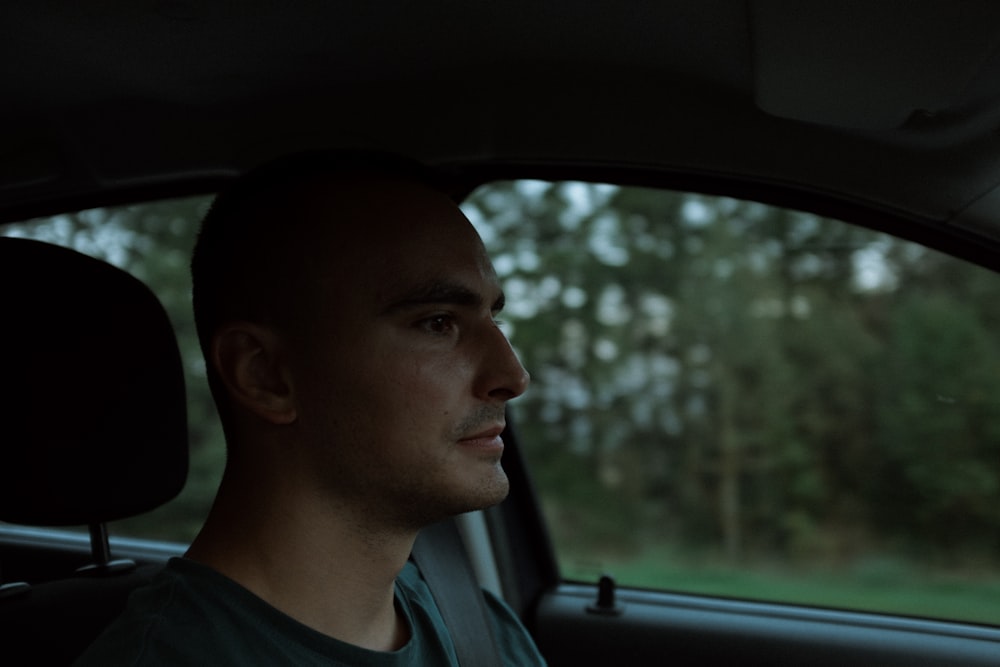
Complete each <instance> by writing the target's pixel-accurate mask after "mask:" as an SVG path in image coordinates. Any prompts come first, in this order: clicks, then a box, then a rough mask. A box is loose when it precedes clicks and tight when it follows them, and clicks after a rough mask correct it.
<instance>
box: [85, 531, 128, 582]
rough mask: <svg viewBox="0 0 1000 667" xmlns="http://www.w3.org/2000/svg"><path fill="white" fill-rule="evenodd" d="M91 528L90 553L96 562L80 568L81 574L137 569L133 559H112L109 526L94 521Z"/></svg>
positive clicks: (102, 574) (100, 574) (97, 574)
mask: <svg viewBox="0 0 1000 667" xmlns="http://www.w3.org/2000/svg"><path fill="white" fill-rule="evenodd" d="M89 528H90V553H91V556H92V557H93V559H94V562H93V563H91V564H90V565H84V566H83V567H81V568H79V569H78V570H77V572H78V573H79V574H89V575H95V576H104V575H108V574H117V573H119V572H128V571H130V570H134V569H135V562H134V561H131V560H124V559H123V560H111V540H110V539H109V538H108V527H107V525H106V524H103V523H92V524H90V526H89Z"/></svg>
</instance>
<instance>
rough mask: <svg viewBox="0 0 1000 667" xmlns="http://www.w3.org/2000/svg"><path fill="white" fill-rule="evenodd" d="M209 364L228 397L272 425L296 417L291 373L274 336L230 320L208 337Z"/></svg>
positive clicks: (257, 326)
mask: <svg viewBox="0 0 1000 667" xmlns="http://www.w3.org/2000/svg"><path fill="white" fill-rule="evenodd" d="M211 352H212V360H211V361H212V363H213V364H214V365H215V370H216V372H217V373H218V374H219V377H220V378H221V379H222V382H223V383H224V384H225V385H226V387H227V388H228V389H229V395H230V396H231V397H232V400H233V401H234V402H235V403H237V404H239V405H242V406H243V407H244V408H245V409H247V410H249V411H250V412H252V413H254V414H255V415H257V416H258V417H260V418H261V419H264V420H266V421H269V422H271V423H272V424H290V423H292V422H294V421H295V420H296V418H297V417H298V412H297V409H296V405H295V392H294V391H293V389H292V379H291V373H290V372H289V369H288V367H287V366H286V365H285V363H284V359H283V357H282V354H281V346H280V341H279V339H278V336H277V335H276V334H275V333H274V332H273V331H271V330H270V329H268V328H266V327H262V326H260V325H257V324H253V323H250V322H233V323H230V324H227V325H225V326H223V327H222V328H220V329H219V330H218V331H216V333H215V336H214V337H213V338H212V350H211Z"/></svg>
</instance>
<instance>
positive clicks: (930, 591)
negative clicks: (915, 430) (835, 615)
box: [560, 549, 1000, 626]
mask: <svg viewBox="0 0 1000 667" xmlns="http://www.w3.org/2000/svg"><path fill="white" fill-rule="evenodd" d="M561 560H562V562H561V563H560V564H561V566H562V569H563V576H564V578H566V579H570V580H583V581H594V580H595V579H596V577H597V576H598V575H600V574H605V573H607V574H611V575H612V576H614V577H615V579H616V580H617V581H618V583H619V584H621V585H623V586H631V587H637V588H649V589H657V590H667V591H672V592H680V593H697V594H703V595H713V596H720V597H727V598H736V599H745V600H759V601H772V602H787V603H795V604H804V605H809V606H816V607H827V608H837V609H850V610H856V611H872V612H884V613H890V614H899V615H905V616H915V617H923V618H932V619H940V620H954V621H964V622H970V623H981V624H986V625H995V626H1000V572H997V571H996V570H993V571H986V570H978V571H958V572H954V571H952V572H944V571H933V570H929V569H927V568H925V567H917V566H915V565H912V564H909V563H907V562H905V561H902V560H899V559H895V558H890V557H870V558H866V559H861V560H858V561H855V562H854V563H852V564H851V565H849V566H845V567H840V568H826V567H812V568H806V567H783V566H781V565H780V564H777V563H768V562H759V563H753V564H751V565H748V566H746V567H742V568H736V567H731V566H726V565H724V564H719V563H713V562H712V561H711V560H710V559H702V560H698V559H695V558H692V557H678V556H677V555H676V554H672V553H671V552H669V551H667V550H664V549H653V550H646V551H644V552H643V553H642V554H640V555H638V556H632V557H625V556H617V557H614V556H612V557H606V558H602V559H601V560H600V562H597V561H595V560H593V558H592V557H591V559H590V560H589V561H588V560H587V559H586V558H585V557H584V558H575V557H573V556H567V557H565V558H563V559H561Z"/></svg>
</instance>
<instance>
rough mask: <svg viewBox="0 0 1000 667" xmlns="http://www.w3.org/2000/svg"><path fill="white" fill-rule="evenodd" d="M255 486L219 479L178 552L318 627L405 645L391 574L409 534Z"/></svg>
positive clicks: (388, 645)
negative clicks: (233, 488)
mask: <svg viewBox="0 0 1000 667" xmlns="http://www.w3.org/2000/svg"><path fill="white" fill-rule="evenodd" d="M259 491H260V490H259V489H258V493H257V494H256V495H252V494H246V493H229V491H228V490H227V488H226V482H224V483H223V487H222V489H220V493H219V496H218V498H217V500H216V503H215V505H214V506H213V508H212V511H211V513H210V515H209V518H208V520H207V521H206V523H205V527H204V528H203V529H202V531H201V533H200V534H199V535H198V537H197V538H196V539H195V541H194V543H193V544H192V545H191V548H190V549H189V550H188V553H187V554H186V556H187V557H188V558H190V559H192V560H195V561H198V562H200V563H203V564H205V565H207V566H209V567H211V568H213V569H215V570H217V571H218V572H220V573H221V574H223V575H225V576H227V577H229V578H230V579H232V580H234V581H236V582H237V583H239V584H241V585H242V586H243V587H245V588H247V589H248V590H249V591H251V592H252V593H254V594H255V595H257V596H258V597H260V598H261V599H263V600H264V601H265V602H267V603H269V604H270V605H272V606H273V607H275V608H276V609H278V610H280V611H282V612H284V613H285V614H287V615H288V616H290V617H292V618H294V619H295V620H297V621H299V622H301V623H302V624H304V625H306V626H308V627H310V628H312V629H314V630H316V631H318V632H321V633H323V634H326V635H328V636H331V637H335V638H337V639H339V640H342V641H345V642H348V643H351V644H355V645H357V646H361V647H364V648H369V649H373V650H381V651H388V650H394V649H398V648H400V647H401V646H402V645H403V644H405V643H406V641H407V640H408V638H409V628H408V627H407V626H406V623H405V621H403V619H402V617H401V615H400V612H399V611H398V610H397V608H396V605H395V579H396V576H397V575H398V574H399V572H400V570H402V568H403V566H404V565H405V564H406V560H407V558H408V557H409V554H410V550H411V549H412V546H413V540H414V538H415V533H413V532H408V531H389V530H381V531H379V530H376V528H375V527H373V526H371V525H366V524H365V523H364V519H363V517H354V516H353V514H354V513H352V512H350V511H349V510H348V509H347V508H341V509H340V510H339V511H330V510H329V509H328V508H326V509H324V508H318V507H317V505H316V503H315V502H311V503H310V502H296V501H295V498H294V497H288V496H287V495H285V496H279V497H275V496H274V495H273V494H267V493H260V492H259ZM235 498H238V499H239V500H240V502H239V504H237V503H235V502H232V501H231V499H235ZM247 498H254V499H255V500H254V501H252V502H251V506H247V503H246V499H247Z"/></svg>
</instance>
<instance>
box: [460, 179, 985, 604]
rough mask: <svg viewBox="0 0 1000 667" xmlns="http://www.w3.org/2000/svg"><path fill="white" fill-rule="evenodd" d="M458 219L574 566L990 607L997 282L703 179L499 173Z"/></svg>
mask: <svg viewBox="0 0 1000 667" xmlns="http://www.w3.org/2000/svg"><path fill="white" fill-rule="evenodd" d="M464 209H465V211H466V213H467V214H468V215H469V217H470V218H471V219H472V220H473V221H474V223H475V224H476V226H477V227H478V229H479V230H480V233H481V235H482V236H483V238H484V240H485V242H486V245H487V247H488V250H489V251H490V254H491V255H492V257H493V258H494V262H495V265H496V269H497V272H498V274H499V276H500V277H501V279H502V281H503V285H504V289H505V291H506V295H507V307H506V309H505V312H504V313H503V314H502V319H503V320H504V322H505V326H506V330H507V333H508V334H509V336H510V337H511V339H512V342H513V344H514V346H515V348H516V349H517V350H518V352H519V354H520V355H521V356H522V361H523V363H524V364H525V366H526V367H527V369H528V370H529V372H530V373H531V375H532V385H531V387H530V388H529V390H528V392H527V393H526V394H525V395H524V396H522V397H521V398H519V399H517V400H516V401H515V402H514V403H513V404H512V406H511V411H512V417H513V419H514V424H515V426H516V428H517V430H518V435H519V442H521V443H522V446H523V448H524V455H525V457H526V459H527V462H528V465H529V469H530V471H531V473H532V475H533V478H534V480H535V484H536V485H537V488H538V491H539V494H540V498H541V503H542V508H543V511H544V513H545V516H546V519H547V523H548V526H549V529H550V531H551V535H552V538H553V541H554V544H555V547H556V550H557V558H558V562H559V565H560V568H561V570H562V573H563V576H564V577H565V578H566V579H570V580H585V581H594V580H596V578H597V577H598V576H599V575H600V574H603V573H610V574H612V575H613V576H615V577H616V579H617V580H618V581H619V583H621V584H625V585H631V586H636V587H644V588H654V589H663V590H672V591H682V592H696V593H705V594H711V595H722V596H730V597H736V598H748V599H759V600H777V601H785V602H795V603H805V604H810V605H822V606H827V607H839V608H850V609H858V610H875V611H887V612H895V613H901V614H909V615H917V616H928V617H938V618H951V619H963V620H969V621H976V622H984V623H998V622H1000V558H998V554H1000V549H998V547H1000V336H997V335H996V332H997V331H1000V309H998V308H997V294H998V293H1000V289H998V287H1000V283H998V276H997V275H995V274H994V273H992V272H989V271H986V270H984V269H982V268H979V267H976V266H973V265H971V264H968V263H966V262H963V261H959V260H956V259H953V258H949V257H947V256H945V255H942V254H940V253H938V252H934V251H931V250H929V249H927V248H924V247H922V246H920V245H916V244H914V243H909V242H904V241H901V240H898V239H895V238H893V237H891V236H888V235H886V234H883V233H878V232H874V231H870V230H868V229H864V228H860V227H855V226H850V225H847V224H844V223H841V222H838V221H835V220H829V219H824V218H821V217H818V216H816V215H812V214H808V213H800V212H795V211H790V210H782V209H779V208H775V207H771V206H765V205H763V204H759V203H754V202H748V201H739V200H735V199H730V198H721V197H709V196H704V195H698V194H688V193H680V192H665V191H656V190H649V189H640V188H626V187H614V186H609V185H599V184H587V183H573V182H563V183H547V182H540V181H517V182H502V183H494V184H490V185H488V186H485V187H483V188H481V189H480V190H478V191H477V192H475V193H474V194H473V195H472V196H471V197H470V198H469V199H468V201H467V202H466V203H465V204H464Z"/></svg>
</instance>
